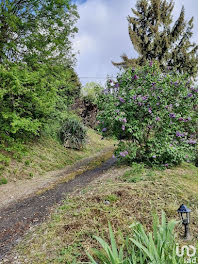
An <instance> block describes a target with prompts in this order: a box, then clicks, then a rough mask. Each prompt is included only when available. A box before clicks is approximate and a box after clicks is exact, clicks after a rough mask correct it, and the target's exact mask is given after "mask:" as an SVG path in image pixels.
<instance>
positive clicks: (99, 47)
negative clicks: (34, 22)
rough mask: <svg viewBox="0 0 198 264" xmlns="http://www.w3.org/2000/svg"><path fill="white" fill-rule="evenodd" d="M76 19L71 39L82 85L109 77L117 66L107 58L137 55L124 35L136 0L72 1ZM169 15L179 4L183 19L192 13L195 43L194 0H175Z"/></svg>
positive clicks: (197, 39) (196, 2)
mask: <svg viewBox="0 0 198 264" xmlns="http://www.w3.org/2000/svg"><path fill="white" fill-rule="evenodd" d="M75 1H76V4H77V7H78V12H79V15H80V19H79V20H78V23H77V27H78V29H79V32H78V34H77V35H76V37H75V39H74V40H73V47H74V50H75V52H78V51H79V54H78V55H77V64H76V67H75V69H76V72H77V73H78V75H79V77H80V80H81V82H82V84H83V85H85V84H86V83H87V82H90V81H96V82H101V83H102V84H104V83H105V79H106V77H107V75H108V76H111V77H112V78H113V77H114V76H116V74H117V73H118V69H117V68H116V67H115V66H113V65H112V63H111V61H115V62H120V61H121V59H120V56H121V55H122V54H123V53H126V54H127V55H128V56H129V57H132V58H134V57H137V53H136V51H135V50H134V49H133V46H132V43H131V41H130V39H129V34H128V22H127V16H128V15H131V14H132V12H131V8H134V7H135V4H136V0H75ZM174 2H175V8H174V11H173V15H174V17H175V19H176V18H177V17H178V16H179V14H180V11H181V8H182V5H184V7H185V18H186V19H187V20H189V19H190V18H191V17H192V16H194V29H193V31H194V35H193V38H192V40H193V41H194V42H196V43H198V17H197V12H198V0H175V1H174Z"/></svg>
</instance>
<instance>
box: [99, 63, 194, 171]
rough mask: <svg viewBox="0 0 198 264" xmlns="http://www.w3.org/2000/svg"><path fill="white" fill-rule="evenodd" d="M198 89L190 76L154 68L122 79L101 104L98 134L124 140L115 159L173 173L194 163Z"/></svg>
mask: <svg viewBox="0 0 198 264" xmlns="http://www.w3.org/2000/svg"><path fill="white" fill-rule="evenodd" d="M197 92H198V88H196V87H193V86H192V84H191V82H190V81H189V80H188V76H186V75H181V74H178V73H174V72H170V71H167V72H162V71H161V70H160V69H159V67H158V64H156V63H155V64H152V63H150V64H149V65H147V66H144V67H141V68H137V69H135V70H133V69H128V70H127V71H125V72H124V73H122V74H120V75H119V76H118V78H117V81H116V82H115V83H114V82H112V81H111V80H110V81H109V82H108V88H107V89H106V90H105V92H104V94H103V95H102V96H101V97H100V101H99V107H100V112H99V116H98V119H99V128H100V130H101V131H102V132H103V134H104V136H105V135H112V136H116V138H117V139H119V140H120V143H119V148H118V149H117V151H116V156H118V157H119V159H120V160H121V161H126V162H128V163H129V164H131V163H132V162H134V161H138V162H145V163H146V164H148V165H149V166H153V165H157V166H159V165H160V166H162V167H170V166H172V165H177V164H180V163H181V162H182V161H184V160H186V161H188V162H189V161H193V160H194V159H195V149H196V144H197V135H198V133H197V127H198V120H197V105H198V96H197Z"/></svg>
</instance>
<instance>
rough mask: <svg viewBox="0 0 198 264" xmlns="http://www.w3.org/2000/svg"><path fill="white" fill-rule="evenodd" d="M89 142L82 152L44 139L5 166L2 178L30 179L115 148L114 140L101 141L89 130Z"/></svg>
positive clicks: (52, 140)
mask: <svg viewBox="0 0 198 264" xmlns="http://www.w3.org/2000/svg"><path fill="white" fill-rule="evenodd" d="M88 136H89V141H88V143H87V144H86V146H85V147H84V149H82V150H79V151H78V150H72V149H66V148H64V147H63V146H62V145H61V144H60V143H59V142H58V141H56V140H54V139H52V138H47V137H42V138H40V139H39V140H37V142H34V143H30V144H29V145H28V146H26V148H27V153H26V154H25V156H24V157H23V158H22V159H21V160H16V159H12V160H11V162H10V163H9V164H7V166H6V165H4V168H3V171H2V172H1V175H0V178H1V177H6V179H7V180H8V182H9V181H13V180H14V181H16V180H18V179H28V178H32V177H34V176H35V175H42V174H43V173H45V172H48V171H52V170H56V169H60V168H64V167H65V166H67V165H72V164H73V163H75V162H76V161H77V160H80V159H83V158H86V157H89V156H91V155H94V154H96V153H97V152H99V151H100V150H102V149H104V148H106V147H110V146H113V143H115V142H113V140H110V141H109V140H101V136H100V135H98V134H96V133H95V132H94V131H93V130H91V129H89V130H88Z"/></svg>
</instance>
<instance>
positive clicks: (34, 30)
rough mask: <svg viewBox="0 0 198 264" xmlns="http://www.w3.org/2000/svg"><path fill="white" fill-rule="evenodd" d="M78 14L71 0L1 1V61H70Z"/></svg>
mask: <svg viewBox="0 0 198 264" xmlns="http://www.w3.org/2000/svg"><path fill="white" fill-rule="evenodd" d="M78 17H79V16H78V13H77V11H76V6H75V5H73V4H71V1H70V0H49V1H47V0H43V1H39V0H32V1H29V0H24V1H18V0H7V1H0V25H1V26H0V63H5V62H6V61H11V62H18V61H21V60H22V61H25V62H27V63H28V64H30V65H32V66H33V65H34V64H35V63H38V62H40V63H45V62H49V60H50V62H51V63H54V62H56V63H57V62H59V63H64V64H68V63H69V64H70V63H71V62H72V61H73V59H74V56H73V54H72V49H71V40H70V39H71V37H73V35H74V34H75V33H76V32H77V28H76V27H75V23H76V20H77V19H78Z"/></svg>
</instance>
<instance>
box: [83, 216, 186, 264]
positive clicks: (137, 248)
mask: <svg viewBox="0 0 198 264" xmlns="http://www.w3.org/2000/svg"><path fill="white" fill-rule="evenodd" d="M176 223H177V222H176V221H175V220H171V221H169V222H167V221H166V216H165V213H164V212H162V217H161V224H160V221H159V218H158V217H155V218H154V221H153V232H152V233H151V232H150V233H147V232H146V231H145V229H144V227H143V225H142V224H139V223H138V224H134V225H132V226H131V227H132V228H133V235H132V236H130V235H129V236H128V237H127V238H126V239H125V240H124V242H123V244H122V245H121V246H120V247H118V245H117V244H116V240H115V237H114V234H113V231H112V228H111V225H110V224H109V234H110V242H111V244H110V245H109V244H108V243H107V242H106V241H105V240H103V239H102V238H100V237H96V236H95V237H94V238H95V239H96V240H97V241H98V242H99V244H100V246H101V247H102V249H101V250H96V249H94V250H92V253H93V254H92V255H93V256H91V255H90V254H88V256H89V259H90V260H91V263H92V264H96V263H100V264H105V263H106V264H112V263H114V264H130V263H133V264H148V263H152V264H162V263H168V264H176V263H177V264H179V263H183V259H182V258H180V257H178V256H177V255H176V241H175V236H174V233H173V230H174V228H175V225H176Z"/></svg>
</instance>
